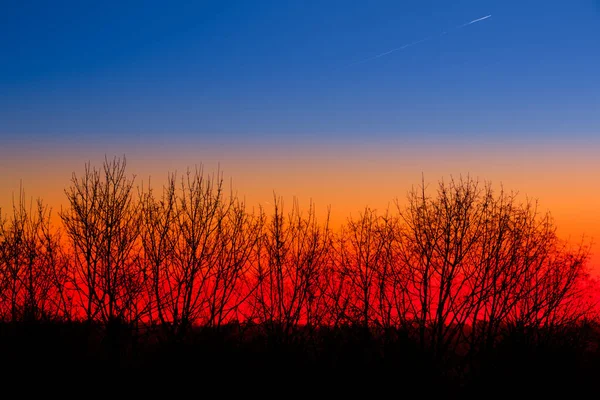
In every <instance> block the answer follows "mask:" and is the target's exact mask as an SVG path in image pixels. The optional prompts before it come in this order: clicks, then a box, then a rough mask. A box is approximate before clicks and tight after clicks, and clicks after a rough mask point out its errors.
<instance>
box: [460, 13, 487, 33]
mask: <svg viewBox="0 0 600 400" xmlns="http://www.w3.org/2000/svg"><path fill="white" fill-rule="evenodd" d="M491 16H492V14H490V15H486V16H485V17H481V18H477V19H474V20H473V21H471V22H467V23H466V24H463V25H461V26H459V27H458V28H456V29H459V28H463V27H465V26H467V25H471V24H474V23H475V22H479V21H483V20H484V19H488V18H489V17H491Z"/></svg>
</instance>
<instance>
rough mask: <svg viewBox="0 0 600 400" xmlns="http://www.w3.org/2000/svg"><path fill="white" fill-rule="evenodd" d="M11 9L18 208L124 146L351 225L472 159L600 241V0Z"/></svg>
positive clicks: (567, 231)
mask: <svg viewBox="0 0 600 400" xmlns="http://www.w3.org/2000/svg"><path fill="white" fill-rule="evenodd" d="M1 6H2V7H1V8H0V207H2V206H4V207H7V205H8V204H10V200H11V198H12V196H13V193H15V192H17V191H18V190H19V186H20V185H23V187H24V188H25V190H26V194H27V195H31V196H41V197H43V198H44V199H45V200H46V201H47V202H49V203H50V204H52V205H53V206H54V207H55V208H59V207H60V206H61V205H62V204H63V202H64V192H63V190H64V188H65V187H66V186H67V185H68V184H69V179H70V178H71V174H72V173H73V172H77V173H81V172H82V171H83V166H84V164H85V163H86V162H88V161H89V162H91V163H92V164H95V165H100V164H101V163H102V161H103V159H104V156H105V155H108V156H109V157H112V156H113V155H126V157H127V161H128V168H129V170H130V171H131V173H133V174H136V176H137V178H136V179H137V180H138V182H146V181H147V180H148V176H152V179H153V180H154V181H155V182H156V181H160V180H161V179H163V178H164V177H165V176H166V174H167V172H168V171H174V170H177V171H184V170H185V168H186V167H188V166H193V165H196V164H200V163H202V164H204V165H205V167H206V168H205V169H206V170H216V169H217V168H219V169H220V170H221V171H223V173H224V175H225V176H226V177H227V178H228V179H229V178H230V179H231V180H232V182H233V186H234V187H235V188H236V190H238V192H239V193H240V194H241V195H243V196H245V197H246V198H247V200H248V202H249V204H265V203H266V202H267V201H269V200H271V199H272V197H273V192H274V191H275V192H276V193H277V194H278V195H281V196H283V197H284V198H287V199H289V200H290V201H291V198H292V197H293V196H297V197H298V198H299V200H300V201H301V202H302V204H308V201H310V200H311V199H312V200H313V201H314V202H315V203H316V205H317V207H318V208H319V209H321V210H325V209H326V208H327V206H329V205H331V207H332V212H333V214H334V216H335V218H337V219H338V220H340V221H341V220H343V219H344V218H345V217H346V216H348V215H350V214H356V213H357V212H358V211H359V210H361V209H362V208H363V207H365V206H366V205H370V206H372V207H375V208H384V207H386V206H387V204H390V203H391V202H392V201H393V199H394V198H396V197H399V198H404V197H405V195H406V192H407V191H408V190H409V189H410V188H411V186H412V185H415V184H418V183H420V181H421V177H422V176H424V177H425V180H426V181H427V182H431V183H433V184H435V182H437V181H438V180H439V179H442V178H445V179H447V178H448V177H450V176H459V175H461V174H462V175H463V176H464V175H467V174H469V175H470V176H472V177H475V178H478V179H481V180H489V181H492V182H493V183H495V184H500V183H501V184H503V185H504V187H505V188H507V189H510V190H516V191H518V192H519V193H522V194H523V195H526V196H529V197H531V198H538V199H539V200H540V203H541V205H542V206H543V207H544V208H545V209H546V208H547V209H548V210H550V211H551V212H552V213H553V215H554V216H555V219H556V222H557V225H558V226H559V229H560V232H561V234H563V235H564V236H565V237H567V238H569V239H570V240H577V238H580V237H581V235H583V234H585V235H587V236H590V237H595V238H596V241H599V242H600V161H598V160H600V158H599V157H597V154H598V151H599V150H600V95H599V93H600V78H599V75H598V71H600V51H599V50H600V2H599V1H596V0H575V1H552V0H550V1H538V0H519V1H516V0H505V1H488V0H466V1H453V0H437V1H426V0H418V1H417V0H414V1H348V0H346V1H324V0H321V1H306V0H305V1H268V0H263V1H259V2H254V1H227V0H220V1H188V2H181V1H170V2H164V1H151V0H146V1H110V0H105V1H102V2H92V1H60V0H55V1H26V0H15V1H11V0H8V1H7V0H5V1H3V2H2V3H1ZM489 15H491V17H489V18H487V19H485V20H481V21H478V22H475V23H472V24H469V25H466V24H467V23H469V22H471V21H474V20H477V19H479V18H482V17H486V16H489ZM415 42H418V43H415ZM412 43H415V44H414V45H410V44H412ZM406 45H410V46H408V47H405V48H402V47H403V46H406ZM399 48H402V49H400V50H397V51H393V52H391V53H388V52H389V51H390V50H394V49H399ZM385 53H387V54H385ZM378 56H379V57H378ZM573 238H575V239H573ZM594 251H595V253H597V254H596V255H595V256H594V257H595V258H594V260H595V261H594V262H596V263H597V264H598V266H599V267H598V268H599V270H600V247H598V246H595V247H594Z"/></svg>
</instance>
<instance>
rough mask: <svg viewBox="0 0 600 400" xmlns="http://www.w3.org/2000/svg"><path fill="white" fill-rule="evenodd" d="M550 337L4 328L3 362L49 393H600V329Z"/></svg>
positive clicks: (0, 327)
mask: <svg viewBox="0 0 600 400" xmlns="http://www.w3.org/2000/svg"><path fill="white" fill-rule="evenodd" d="M539 336H540V335H537V334H535V333H523V332H512V333H510V334H507V335H506V337H505V338H504V339H503V340H501V341H500V342H498V343H496V344H495V345H494V347H493V349H491V350H488V351H485V352H484V351H479V352H470V353H467V352H463V353H462V354H458V352H456V351H454V352H450V351H447V352H445V353H444V354H443V355H440V354H435V353H434V352H433V351H431V350H430V349H427V348H426V347H424V346H423V347H422V346H420V345H419V344H418V343H417V341H415V340H413V339H411V338H410V337H409V336H408V335H405V334H403V333H402V332H398V331H387V332H374V331H372V330H371V331H366V330H365V329H362V328H352V327H345V328H337V329H320V330H318V331H311V330H309V329H303V330H298V331H296V332H294V333H292V334H283V333H282V332H280V331H279V332H278V331H277V329H273V328H272V327H271V329H265V327H261V326H245V327H241V326H226V327H221V328H219V329H216V328H212V329H209V328H195V329H191V330H189V331H188V332H186V333H185V335H183V334H180V335H176V336H173V335H169V334H168V333H165V332H161V331H160V330H159V329H157V328H154V329H145V331H142V330H140V329H133V328H131V327H128V326H125V325H121V324H116V325H114V326H110V327H108V328H106V327H103V326H99V325H87V324H83V323H28V324H25V323H18V324H10V323H3V324H0V357H1V360H2V361H1V362H2V366H3V371H4V373H3V375H2V376H3V377H4V378H5V379H6V380H5V381H6V382H12V383H15V385H16V383H17V382H25V384H24V385H23V386H22V384H21V383H19V384H18V387H21V388H22V389H21V390H29V389H32V390H43V391H46V392H47V393H50V392H55V393H56V392H58V393H60V392H61V391H62V390H63V389H64V390H67V388H74V387H78V388H79V389H77V390H90V389H93V390H94V391H96V390H101V391H102V390H110V391H113V390H115V389H119V390H126V388H128V389H129V390H135V391H136V392H137V393H142V392H145V393H148V392H150V393H152V392H154V391H156V392H155V394H158V391H160V390H167V391H169V393H173V391H180V392H185V393H187V392H188V390H189V391H190V393H192V394H193V397H213V398H214V396H215V395H218V394H221V393H222V394H223V395H224V396H225V397H230V396H229V395H228V394H230V395H233V394H234V393H236V395H239V394H241V395H246V396H247V397H252V398H254V397H255V395H259V396H260V397H291V398H296V396H297V395H300V394H301V393H304V394H306V395H311V396H312V395H315V396H316V395H319V397H321V396H324V395H326V394H329V395H334V396H335V397H336V398H337V397H338V395H341V394H342V393H349V394H354V395H373V394H375V393H380V392H387V393H391V394H392V395H393V396H392V397H407V398H415V397H418V398H422V397H424V398H429V397H430V395H432V394H443V395H445V396H449V397H458V396H463V395H473V396H476V397H488V398H496V397H497V396H498V395H509V396H517V397H522V396H525V395H527V396H530V395H534V396H537V395H540V394H541V393H551V394H554V395H560V394H563V395H565V396H569V397H570V395H573V394H574V393H576V392H579V391H584V390H589V389H591V390H593V392H592V393H597V392H598V391H599V390H600V384H599V382H600V350H599V349H598V343H600V335H599V334H598V330H597V329H596V328H593V327H592V326H590V325H586V326H580V327H577V329H573V330H571V331H569V332H566V331H565V332H563V333H561V334H556V335H555V336H554V337H550V338H546V339H545V340H540V339H535V340H533V339H532V338H533V337H539ZM484 353H485V354H484ZM42 381H45V382H46V383H45V384H44V385H41V384H40V385H41V386H38V383H39V382H42ZM27 382H29V383H31V384H30V385H29V384H28V383H27ZM48 382H49V383H48ZM16 387H17V386H15V388H16ZM94 388H95V389H94ZM94 393H95V392H94ZM244 393H245V394H244ZM72 394H73V393H71V395H72ZM65 395H67V397H71V396H68V393H66V392H65ZM490 396H491V397H490Z"/></svg>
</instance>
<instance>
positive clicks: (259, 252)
mask: <svg viewBox="0 0 600 400" xmlns="http://www.w3.org/2000/svg"><path fill="white" fill-rule="evenodd" d="M65 193H66V196H67V200H68V202H67V207H66V208H64V209H63V210H61V211H60V220H61V222H62V224H60V226H58V227H52V226H51V224H50V220H51V217H50V210H49V209H48V208H47V207H46V206H45V205H44V204H43V203H42V202H41V201H40V202H38V203H37V204H36V206H27V204H26V203H25V200H24V195H23V194H22V193H21V195H20V196H19V200H18V201H16V202H15V204H14V206H13V209H12V212H9V213H6V212H4V213H2V214H0V318H1V319H3V320H5V321H23V320H26V321H27V320H62V321H65V320H66V321H71V320H84V321H90V322H99V323H103V324H106V323H109V322H111V321H122V322H125V323H131V324H140V325H144V326H160V327H162V328H164V329H165V331H166V332H168V334H170V335H173V336H174V337H176V336H177V335H181V334H183V333H184V332H185V330H186V329H188V328H189V327H191V326H197V325H201V326H211V327H220V326H223V325H225V324H230V323H234V322H235V323H251V324H255V326H261V327H262V328H263V329H265V330H266V331H267V332H271V331H272V332H273V333H277V334H278V335H280V337H291V336H292V335H293V334H294V333H296V332H297V331H298V330H299V329H300V328H302V329H303V331H305V330H306V328H307V327H312V328H314V329H317V328H319V327H333V328H335V327H342V326H348V325H352V326H363V327H369V328H370V329H396V330H402V331H404V332H408V333H409V334H410V335H412V337H413V338H415V339H416V340H418V342H419V343H421V345H422V346H424V347H427V348H429V349H431V350H432V351H434V352H444V351H446V350H447V349H448V348H449V347H450V346H452V347H453V348H461V346H462V347H465V348H474V347H478V348H481V347H486V346H493V344H494V343H495V341H496V340H497V339H498V338H499V337H500V335H501V334H502V332H503V331H504V330H505V329H506V327H509V326H510V327H518V328H520V329H528V328H535V329H539V328H544V329H553V328H560V327H562V326H565V325H568V324H572V323H575V322H577V321H580V320H581V319H582V318H587V317H588V312H589V307H590V302H589V301H588V298H587V297H586V296H585V293H584V289H585V285H586V283H587V279H588V275H587V273H586V260H587V256H588V249H587V247H586V246H584V245H581V246H578V247H575V248H572V247H567V245H566V244H565V243H564V242H562V241H561V240H559V238H557V236H556V234H555V226H554V225H553V221H552V219H551V217H550V215H549V214H544V213H541V212H539V210H538V209H537V207H536V204H535V203H534V202H530V201H526V202H525V203H521V202H518V200H517V197H516V196H515V195H514V194H512V193H511V194H508V193H505V192H504V191H499V192H496V191H494V190H493V189H492V187H491V186H490V185H489V184H481V183H479V182H478V181H476V180H472V179H469V178H467V179H460V180H451V181H449V182H440V183H439V185H438V187H437V190H434V191H433V193H431V191H430V190H427V189H426V187H425V185H421V186H419V187H417V188H415V189H413V190H412V191H411V192H410V193H409V196H408V201H407V203H406V205H402V204H403V203H402V204H401V203H400V202H397V203H396V204H395V206H394V207H392V208H390V209H388V210H386V211H385V212H378V211H376V210H373V209H370V208H366V209H365V210H364V211H363V212H362V213H361V214H360V215H359V216H358V217H355V218H350V219H348V220H347V222H346V223H345V224H344V226H343V227H342V228H341V229H340V230H339V231H337V230H336V231H334V230H332V229H331V228H330V226H329V222H328V220H327V219H326V220H325V221H318V220H317V217H316V212H315V208H314V206H313V205H311V206H310V207H309V208H308V209H307V210H301V209H300V207H299V206H298V204H297V202H294V203H293V204H292V205H291V207H288V208H285V207H284V203H283V201H282V200H281V199H279V198H276V199H275V201H274V204H273V208H272V210H270V211H269V212H267V211H265V210H264V209H262V208H259V209H257V210H250V209H249V208H248V207H247V206H246V205H245V204H244V202H243V201H242V200H241V199H240V198H238V197H237V196H236V195H235V194H232V193H227V192H226V190H225V189H224V186H223V179H222V177H221V176H220V175H218V174H217V175H209V174H205V173H204V171H203V170H202V169H195V170H191V171H188V172H187V173H186V174H184V176H183V177H177V176H176V175H175V174H172V175H170V177H169V179H168V182H167V183H166V185H164V186H163V187H161V188H159V189H158V190H157V189H156V188H153V187H147V188H139V189H137V188H136V187H135V186H134V180H133V177H131V178H130V177H128V175H127V174H126V169H125V160H124V159H114V160H106V161H105V162H104V164H103V166H102V168H101V169H96V168H92V167H91V166H89V165H88V166H86V169H85V171H84V173H83V175H82V176H78V175H75V174H74V175H73V178H72V183H71V186H70V187H69V188H68V189H66V191H65Z"/></svg>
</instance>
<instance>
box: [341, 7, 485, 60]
mask: <svg viewBox="0 0 600 400" xmlns="http://www.w3.org/2000/svg"><path fill="white" fill-rule="evenodd" d="M491 16H492V14H490V15H486V16H485V17H481V18H477V19H474V20H473V21H471V22H467V23H466V24H462V25H459V26H457V27H456V28H454V29H451V30H450V31H444V32H442V33H440V34H439V35H438V36H444V35H446V34H448V32H452V31H455V30H458V29H461V28H464V27H465V26H469V25H471V24H474V23H476V22H480V21H483V20H486V19H488V18H490V17H491ZM433 37H434V36H429V37H426V38H425V39H421V40H417V41H416V42H412V43H408V44H405V45H403V46H400V47H396V48H395V49H391V50H388V51H386V52H384V53H381V54H377V55H376V56H373V57H369V58H366V59H364V60H360V61H356V62H354V63H352V64H350V66H353V65H357V64H362V63H365V62H367V61H371V60H375V59H376V58H379V57H383V56H387V55H388V54H390V53H394V52H396V51H400V50H404V49H406V48H407V47H411V46H415V45H417V44H419V43H423V42H426V41H428V40H430V39H432V38H433Z"/></svg>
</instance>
